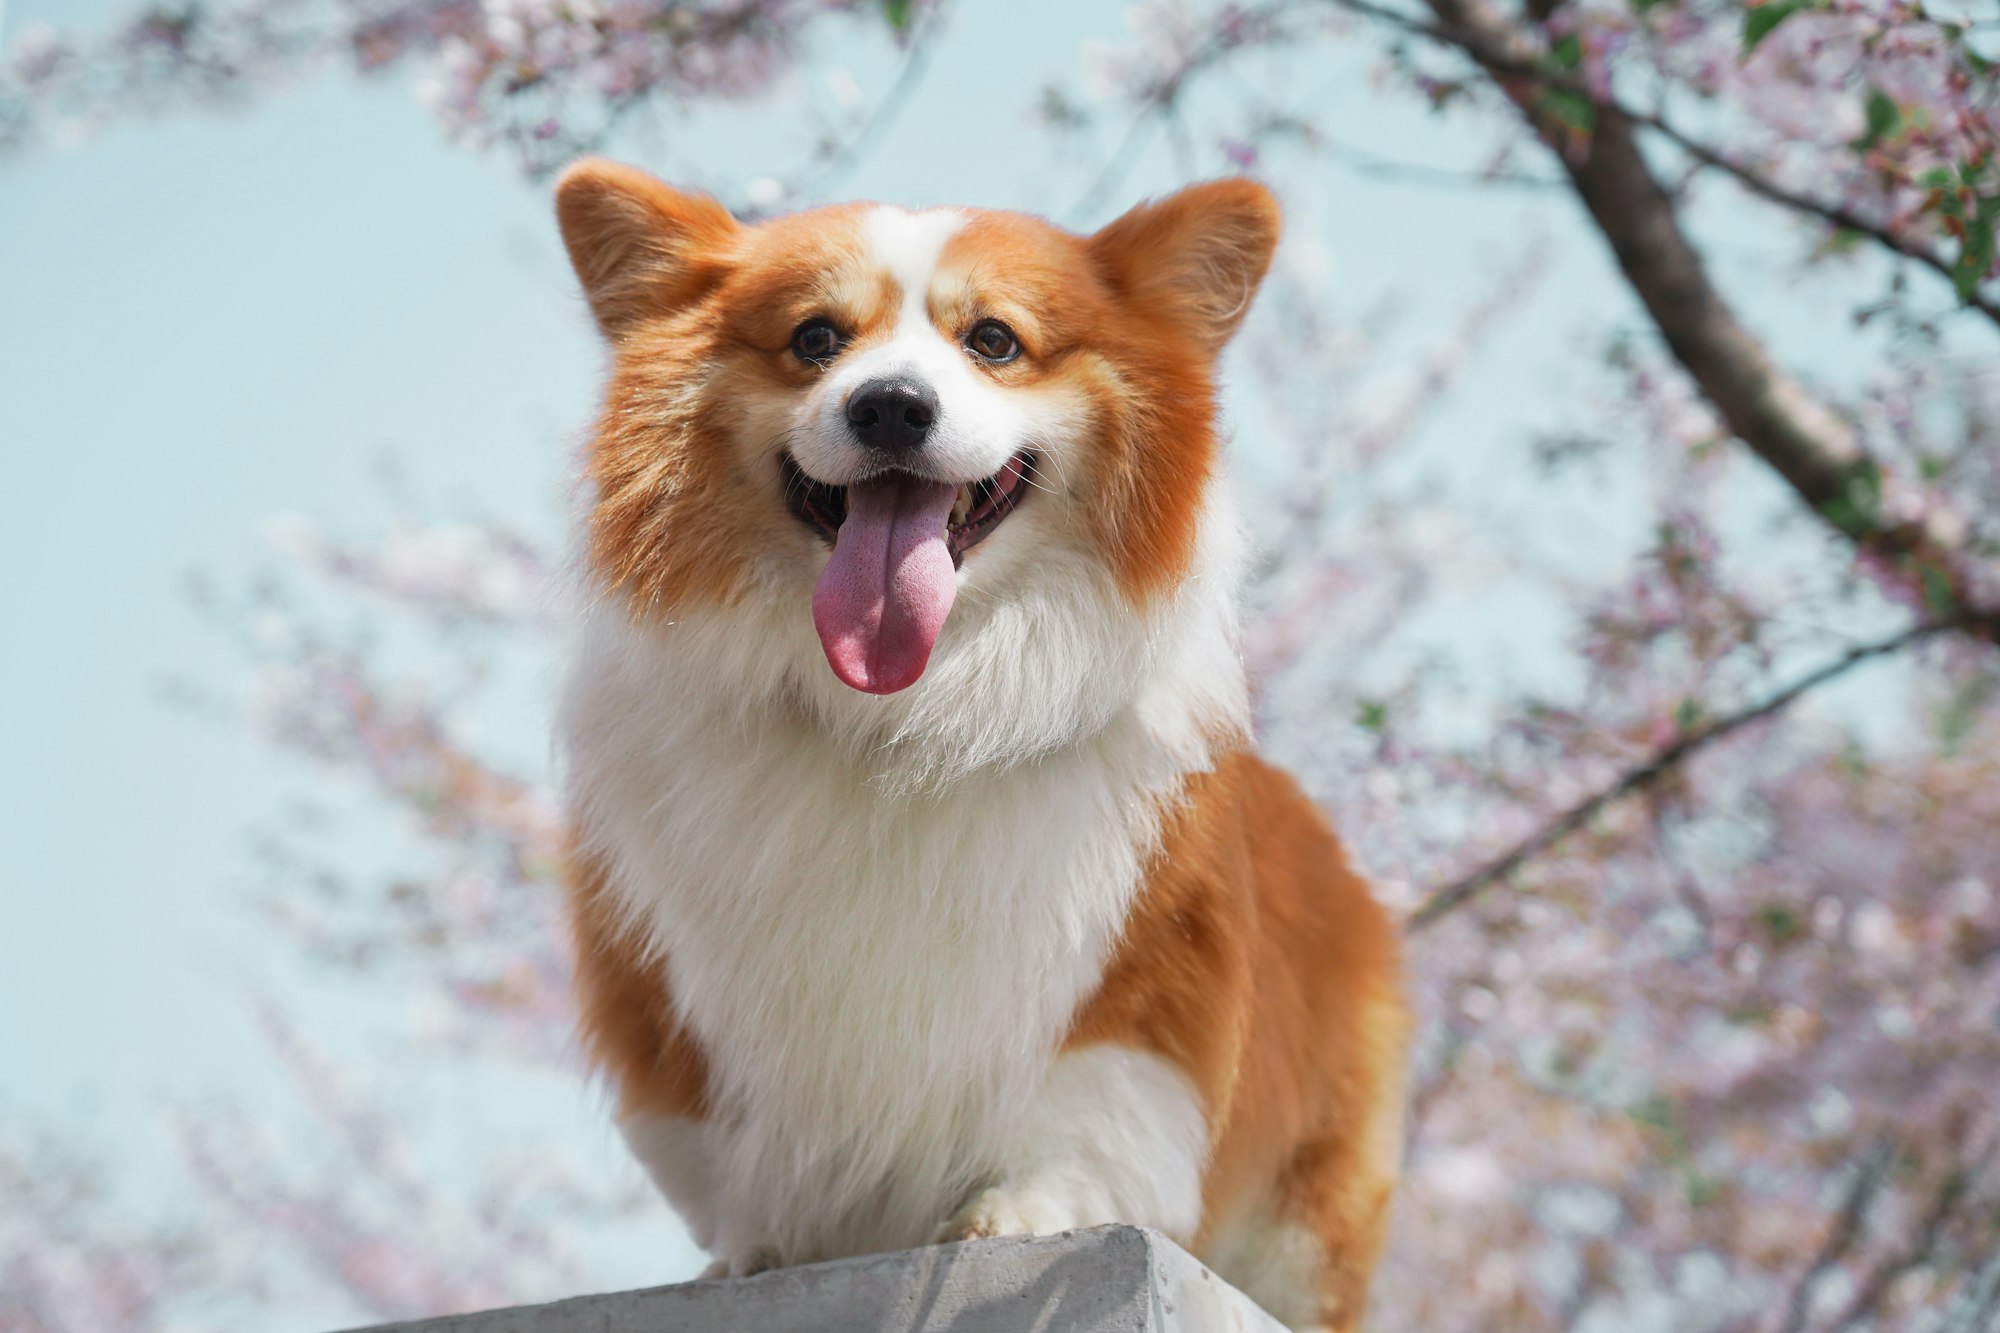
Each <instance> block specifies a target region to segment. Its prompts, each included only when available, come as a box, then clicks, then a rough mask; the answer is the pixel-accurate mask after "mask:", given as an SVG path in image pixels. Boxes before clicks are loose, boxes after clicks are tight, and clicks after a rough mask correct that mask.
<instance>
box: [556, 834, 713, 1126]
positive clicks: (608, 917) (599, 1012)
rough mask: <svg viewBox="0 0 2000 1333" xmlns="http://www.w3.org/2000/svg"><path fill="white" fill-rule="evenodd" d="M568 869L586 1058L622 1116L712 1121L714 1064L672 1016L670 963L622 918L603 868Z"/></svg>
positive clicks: (572, 862)
mask: <svg viewBox="0 0 2000 1333" xmlns="http://www.w3.org/2000/svg"><path fill="white" fill-rule="evenodd" d="M565 869H566V872H567V873H566V874H565V876H564V879H565V885H566V888H567V889H568V897H569V922H570V937H571V938H570V943H571V947H572V949H573V951H574V953H575V956H576V1006H577V1028H578V1032H579V1034H580V1035H581V1036H582V1038H583V1049H584V1053H585V1055H587V1056H588V1057H589V1059H590V1063H591V1064H592V1065H593V1066H594V1067H595V1068H597V1069H598V1070H600V1071H602V1072H603V1074H604V1076H605V1077H606V1078H607V1079H609V1080H610V1081H611V1085H612V1087H613V1088H615V1089H616V1090H617V1092H618V1112H619V1114H620V1115H621V1116H627V1115H631V1114H633V1113H635V1112H653V1113H656V1114H660V1115H682V1116H687V1117H689V1118H690V1119H695V1120H699V1119H702V1118H704V1117H706V1115H707V1114H708V1065H707V1062H706V1061H705V1060H704V1059H703V1058H702V1053H701V1047H699V1046H698V1045H696V1044H695V1040H694V1038H693V1037H692V1036H691V1035H689V1033H688V1031H687V1029H686V1028H684V1027H682V1026H681V1023H680V1020H679V1019H678V1018H676V1017H675V1015H674V1011H673V986H672V983H671V982H670V981H669V980H668V978H667V975H666V968H665V964H664V963H663V962H662V961H661V960H659V959H657V958H650V957H648V956H647V953H646V949H645V946H644V945H643V944H642V943H641V942H640V940H639V938H638V937H637V935H636V934H635V933H634V932H633V931H632V930H631V929H630V928H629V927H627V926H625V925H624V924H623V923H621V922H620V921H619V920H618V918H617V914H616V912H615V910H614V909H613V908H612V905H611V903H610V902H609V901H608V898H607V895H606V891H605V885H604V867H603V866H602V865H600V864H599V863H598V862H597V861H596V860H595V859H594V858H591V857H588V856H584V855H580V854H577V853H572V854H571V855H570V857H569V859H568V863H567V866H566V867H565Z"/></svg>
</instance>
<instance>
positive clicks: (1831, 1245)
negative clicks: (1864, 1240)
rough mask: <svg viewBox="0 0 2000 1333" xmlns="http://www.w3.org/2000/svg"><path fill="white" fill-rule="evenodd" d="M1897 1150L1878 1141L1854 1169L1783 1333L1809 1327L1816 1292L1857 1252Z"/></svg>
mask: <svg viewBox="0 0 2000 1333" xmlns="http://www.w3.org/2000/svg"><path fill="white" fill-rule="evenodd" d="M1895 1159H1896V1153H1895V1148H1894V1146H1893V1145H1892V1144H1891V1143H1890V1142H1889V1140H1887V1139H1886V1138H1885V1139H1877V1140H1876V1141H1875V1143H1874V1145H1873V1146H1872V1147H1871V1148H1869V1150H1868V1152H1867V1153H1866V1155H1864V1156H1863V1157H1862V1159H1861V1161H1860V1162H1859V1163H1857V1164H1856V1165H1855V1168H1854V1179H1853V1180H1852V1181H1850V1182H1848V1186H1847V1193H1846V1195H1845V1197H1843V1198H1842V1199H1841V1203H1840V1211H1839V1212H1838V1213H1836V1214H1835V1215H1834V1219H1833V1225H1832V1227H1831V1228H1829V1229H1828V1231H1827V1233H1826V1239H1825V1240H1824V1241H1823V1242H1821V1244H1820V1247H1819V1252H1818V1253H1817V1254H1815V1255H1814V1256H1813V1259H1812V1262H1811V1263H1810V1264H1808V1265H1806V1270H1805V1272H1803V1273H1801V1274H1800V1275H1799V1280H1798V1281H1797V1282H1796V1283H1794V1284H1793V1286H1792V1295H1791V1299H1790V1300H1789V1301H1787V1302H1786V1303H1785V1322H1784V1324H1783V1326H1782V1329H1781V1333H1800V1330H1802V1329H1803V1328H1804V1327H1805V1324H1806V1315H1807V1312H1808V1311H1809V1310H1810V1308H1811V1305H1812V1295H1813V1289H1814V1288H1816V1287H1817V1286H1818V1285H1819V1280H1820V1279H1821V1278H1822V1277H1824V1276H1825V1275H1826V1274H1827V1272H1828V1270H1830V1269H1831V1268H1832V1267H1833V1266H1834V1265H1835V1264H1837V1263H1839V1262H1840V1261H1841V1260H1842V1259H1843V1258H1845V1257H1846V1256H1847V1254H1848V1252H1849V1251H1851V1250H1852V1249H1853V1248H1854V1242H1855V1241H1857V1240H1858V1239H1860V1237H1861V1223H1862V1219H1863V1218H1864V1217H1865V1216H1866V1215H1867V1213H1868V1205H1869V1204H1870V1203H1872V1202H1874V1199H1875V1195H1876V1194H1877V1192H1879V1191H1880V1190H1881V1188H1882V1179H1883V1177H1884V1176H1885V1175H1887V1174H1888V1170H1889V1167H1890V1165H1891V1164H1892V1163H1893V1162H1894V1161H1895Z"/></svg>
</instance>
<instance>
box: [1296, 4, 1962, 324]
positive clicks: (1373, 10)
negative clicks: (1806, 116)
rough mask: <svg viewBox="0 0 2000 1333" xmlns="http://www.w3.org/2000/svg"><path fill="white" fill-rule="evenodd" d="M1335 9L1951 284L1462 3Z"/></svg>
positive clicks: (1901, 247)
mask: <svg viewBox="0 0 2000 1333" xmlns="http://www.w3.org/2000/svg"><path fill="white" fill-rule="evenodd" d="M1332 2H1333V3H1334V4H1337V5H1339V6H1340V7H1341V8H1343V9H1347V10H1349V11H1351V12H1353V13H1356V14H1359V15H1361V16H1363V17H1365V18H1369V19H1373V20H1375V21H1376V22H1378V23H1384V24H1387V25H1389V26H1391V27H1394V28H1397V29H1399V30H1401V31H1403V32H1407V33H1409V34H1411V35H1412V36H1417V37H1422V38H1425V39H1426V40H1428V41H1432V42H1435V43H1437V44H1439V45H1441V46H1449V47H1452V48H1454V49H1456V50H1458V51H1459V52H1461V53H1462V54H1464V55H1466V56H1469V57H1470V58H1471V59H1472V61H1473V62H1474V63H1475V64H1477V65H1479V66H1480V67H1481V68H1482V69H1484V70H1486V71H1487V73H1489V74H1491V75H1493V76H1494V77H1495V78H1508V79H1520V80H1526V81H1528V82H1530V83H1532V84H1534V85H1535V86H1536V87H1537V88H1538V89H1540V90H1555V91H1558V92H1563V93H1567V94H1570V95H1572V96H1576V97H1581V98H1584V99H1585V100H1587V101H1588V102H1590V104H1591V105H1592V107H1594V108H1595V109H1596V110H1597V112H1598V113H1599V114H1600V115H1603V114H1609V115H1612V116H1615V117H1618V118H1619V119H1621V120H1624V121H1627V122H1629V123H1630V124H1633V125H1639V126H1643V127H1644V128H1646V129H1648V130H1651V131H1653V132H1654V133H1656V134H1658V135H1659V136H1660V137H1661V138H1663V139H1665V140H1667V141H1668V142H1669V143H1671V144H1673V145H1674V146H1675V147H1676V148H1678V149H1680V150H1681V151H1682V152H1684V153H1686V154H1687V155H1688V156H1689V157H1691V158H1693V159H1694V160H1695V161H1697V162H1699V163H1701V164H1702V165H1703V166H1707V167H1713V168H1715V169H1716V170H1717V171H1720V172H1722V173H1723V174H1725V175H1727V176H1729V177H1730V178H1731V179H1732V180H1734V181H1736V182H1737V183H1738V184H1739V185H1741V186H1743V187H1744V188H1745V189H1747V190H1749V191H1750V192H1751V193H1752V194H1755V195H1756V196H1758V197H1759V198H1760V199H1763V200H1765V201H1766V202H1767V203H1773V204H1777V205H1779V206H1780V207H1784V208H1789V209H1792V210H1793V211H1794V212H1799V213H1805V214H1808V215H1810V216H1812V217H1816V218H1818V219H1820V220H1821V221H1823V222H1826V223H1828V224H1830V225H1832V226H1834V227H1838V228H1840V229H1841V230H1843V231H1850V232H1853V233H1855V234H1856V235H1858V236H1865V237H1867V238H1868V239H1869V240H1871V241H1874V242H1875V243H1876V244H1878V245H1881V246H1883V247H1884V248H1885V249H1888V250H1891V251H1893V252H1894V253H1896V254H1897V255H1900V256H1901V257H1903V258H1905V259H1909V260H1913V261H1915V262H1916V263H1919V264H1921V265H1923V266H1924V267H1925V268H1928V269H1930V270H1931V271H1932V272H1934V273H1936V274H1937V275H1938V276H1939V277H1941V278H1943V279H1944V280H1945V281H1946V282H1951V281H1952V274H1953V266H1952V264H1951V262H1950V261H1949V260H1947V259H1945V258H1944V257H1943V256H1942V255H1940V254H1938V253H1937V251H1935V250H1933V249H1931V248H1929V247H1928V246H1925V245H1923V244H1921V243H1920V242H1918V241H1916V240H1915V239H1913V238H1911V237H1908V236H1904V235H1900V234H1899V233H1897V232H1896V231H1894V230H1893V229H1891V228H1889V227H1887V226H1885V225H1883V224H1881V223H1879V222H1875V221H1873V220H1871V219H1869V218H1866V217H1863V216H1862V215H1861V214H1859V213H1856V212H1855V211H1854V210H1852V209H1850V208H1846V207H1843V206H1842V205H1840V204H1837V203H1828V202H1826V201H1825V200H1821V199H1815V198H1813V197H1811V196H1810V195H1806V194H1802V193H1800V192H1799V191H1797V190H1792V189H1788V188H1786V187H1785V186H1782V185H1780V184H1778V183H1777V182H1776V181H1773V180H1771V179H1770V178H1769V177H1767V176H1765V175H1763V174H1762V173H1760V172H1758V171H1755V170H1753V169H1752V168H1750V167H1747V166H1745V165H1743V164H1742V163H1740V162H1738V161H1736V160H1734V159H1733V158H1731V157H1729V156H1728V155H1727V154H1725V153H1723V152H1721V151H1719V150H1718V149H1715V148H1713V147H1710V146H1709V145H1708V144H1705V143H1703V142H1702V141H1701V140H1699V139H1696V138H1694V137H1692V136H1691V135H1689V134H1687V133H1686V132H1684V131H1683V130H1681V129H1680V128H1679V127H1677V126H1676V125H1674V124H1673V123H1672V122H1671V121H1669V120H1667V119H1666V118H1665V117H1663V116H1660V115H1658V114H1656V113H1653V112H1647V111H1639V110H1637V109H1635V108H1633V107H1631V106H1628V105H1626V104H1625V103H1623V102H1621V101H1619V100H1618V99H1617V98H1615V97H1612V96H1611V95H1609V94H1608V93H1606V92H1604V91H1603V90H1601V89H1593V88H1592V87H1591V86H1590V85H1589V84H1588V83H1587V82H1585V81H1584V80H1583V79H1580V78H1577V77H1576V76H1575V75H1573V74H1571V73H1569V72H1568V71H1567V70H1563V69H1560V68H1556V67H1553V66H1551V65H1550V64H1549V62H1548V60H1547V58H1546V53H1545V52H1543V51H1542V50H1540V49H1539V48H1538V47H1537V46H1536V45H1535V44H1534V43H1533V42H1530V41H1525V40H1522V39H1521V38H1520V35H1519V34H1518V33H1515V32H1513V31H1511V30H1509V29H1506V28H1505V27H1504V25H1502V24H1501V23H1499V22H1498V21H1496V20H1493V19H1490V18H1487V17H1485V16H1483V15H1476V14H1474V13H1473V11H1472V10H1471V8H1470V7H1469V6H1468V5H1465V4H1463V3H1461V0H1444V3H1438V4H1432V5H1431V6H1430V7H1431V9H1432V11H1433V13H1435V14H1436V15H1437V20H1438V21H1437V22H1436V23H1425V22H1423V21H1422V20H1420V19H1417V18H1414V17H1412V16H1410V15H1408V14H1404V13H1400V12H1398V11H1396V10H1394V9H1390V8H1388V7H1386V6H1383V5H1378V4H1374V3H1371V0H1332ZM1509 96H1510V97H1513V100H1514V101H1515V102H1516V103H1517V104H1520V103H1521V99H1520V98H1519V97H1516V96H1514V94H1513V93H1512V92H1511V91H1510V92H1509ZM1523 109H1524V110H1529V111H1530V119H1531V120H1533V119H1535V118H1536V117H1535V113H1533V111H1532V109H1531V108H1528V107H1526V106H1525V105H1524V106H1523ZM1964 300H1965V304H1966V305H1967V306H1968V307H1970V308H1971V309H1973V310H1976V311H1978V312H1979V313H1980V314H1981V315H1984V316H1985V317H1986V318H1987V319H1988V320H1991V321H1992V322H1993V323H1995V324H1996V325H2000V304H1996V303H1995V302H1994V301H1992V300H1991V299H1989V298H1988V297H1986V296H1983V295H1981V294H1980V293H1978V292H1973V293H1971V294H1970V295H1968V296H1966V297H1965V298H1964Z"/></svg>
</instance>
